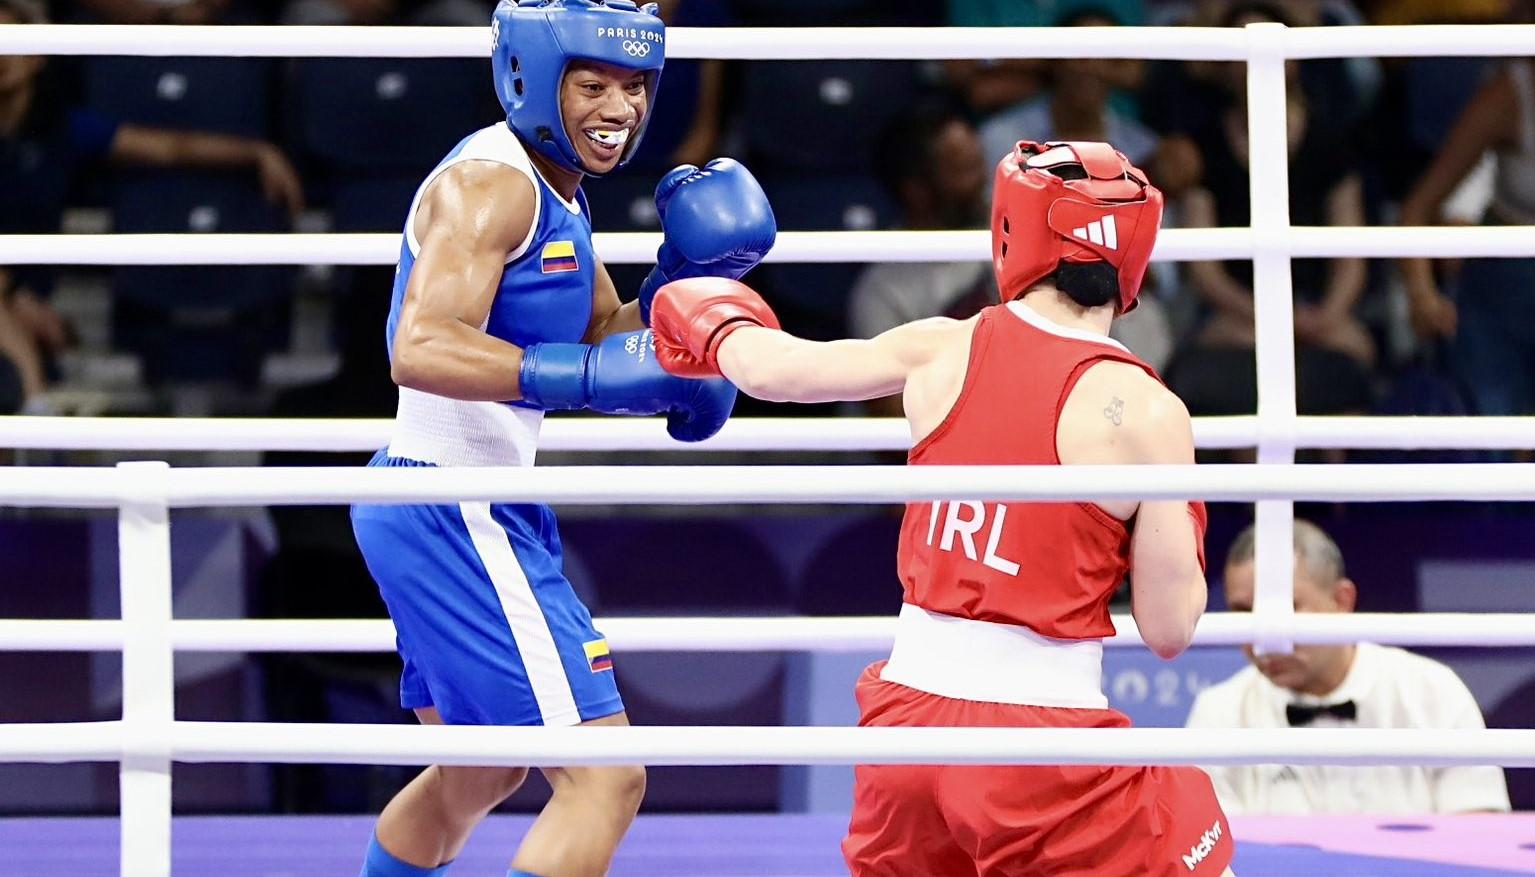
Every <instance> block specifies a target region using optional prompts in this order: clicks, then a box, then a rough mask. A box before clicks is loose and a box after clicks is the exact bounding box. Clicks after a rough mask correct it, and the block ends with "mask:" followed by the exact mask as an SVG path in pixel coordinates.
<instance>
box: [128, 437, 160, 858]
mask: <svg viewBox="0 0 1535 877" xmlns="http://www.w3.org/2000/svg"><path fill="white" fill-rule="evenodd" d="M168 471H170V467H169V466H167V465H166V464H165V463H162V462H140V463H119V464H118V465H117V469H116V473H117V475H118V478H119V480H121V481H122V482H123V483H124V489H123V494H124V497H125V501H124V502H123V504H122V507H121V508H120V509H118V513H117V515H118V524H117V545H118V574H117V575H118V592H119V602H120V603H121V605H122V617H123V620H122V630H123V632H124V635H123V676H122V679H123V724H122V729H123V733H124V734H125V735H127V736H129V737H130V738H134V739H137V740H140V741H144V742H145V743H146V744H147V745H143V746H139V747H136V748H134V750H133V751H132V752H130V753H128V754H126V755H125V756H124V758H123V760H122V763H121V764H120V765H119V766H118V797H119V799H120V802H121V805H120V807H119V812H120V813H121V814H122V816H121V819H122V846H121V848H120V856H121V860H122V873H124V874H133V875H136V877H137V875H143V877H170V873H171V760H170V747H169V742H170V741H169V739H168V738H169V735H170V726H171V723H172V722H173V721H174V720H175V672H174V670H173V665H174V658H175V650H174V648H173V646H172V645H171V636H170V625H171V529H170V509H169V508H168V507H167V506H166V504H165V499H164V494H163V493H161V490H162V489H163V488H164V486H165V479H164V475H165V473H166V472H168ZM156 743H158V746H157V745H155V744H156Z"/></svg>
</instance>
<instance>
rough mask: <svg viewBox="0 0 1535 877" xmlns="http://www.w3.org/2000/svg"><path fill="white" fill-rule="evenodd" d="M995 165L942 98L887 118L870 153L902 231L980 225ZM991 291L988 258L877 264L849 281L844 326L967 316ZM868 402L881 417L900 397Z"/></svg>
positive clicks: (877, 328)
mask: <svg viewBox="0 0 1535 877" xmlns="http://www.w3.org/2000/svg"><path fill="white" fill-rule="evenodd" d="M998 157H1000V154H999V156H998ZM992 164H993V162H992V161H991V160H990V156H987V155H986V154H985V153H984V152H982V150H981V142H980V138H979V137H978V136H977V134H976V130H975V127H974V126H972V125H971V124H970V122H969V121H968V120H967V119H966V118H965V116H964V114H963V113H962V112H961V111H960V109H959V108H958V107H956V106H954V105H953V104H952V103H949V102H947V101H943V100H939V99H932V100H929V101H926V102H922V103H919V104H917V105H915V106H914V107H912V108H911V109H910V110H908V111H906V112H904V113H902V114H901V115H899V116H897V117H896V118H894V119H892V120H891V122H890V124H889V125H887V126H886V129H885V130H884V131H883V132H881V136H880V138H879V147H878V154H877V155H876V156H875V167H876V170H877V172H878V173H879V177H880V181H881V182H882V183H883V184H884V185H885V187H886V188H887V189H889V191H890V194H891V197H892V198H893V199H894V200H895V202H896V203H897V204H899V205H900V208H901V226H902V227H903V228H907V229H968V228H980V227H982V226H983V225H985V224H986V221H987V219H986V211H987V203H986V190H987V188H988V185H989V183H990V180H989V175H990V169H991V167H992ZM996 295H997V292H996V282H995V280H994V279H993V277H992V270H991V264H990V263H989V262H986V261H982V260H973V261H967V262H884V263H876V264H874V265H870V266H869V267H868V268H866V269H865V270H864V272H863V273H862V274H861V275H859V277H858V280H857V282H856V283H855V284H854V285H853V289H852V292H851V294H850V296H849V301H848V308H849V315H848V324H849V327H850V329H851V331H852V333H853V334H854V335H856V336H857V337H860V338H872V337H874V336H875V335H878V334H879V333H881V332H883V331H885V330H887V329H893V328H895V327H896V326H900V325H903V324H905V323H909V322H911V321H912V320H919V319H922V318H924V317H935V316H947V317H954V318H956V319H966V318H969V317H970V316H972V315H974V314H975V313H977V312H978V311H980V309H981V308H982V307H984V306H985V305H987V304H989V303H991V302H993V301H995V299H996ZM868 407H869V409H870V411H871V412H872V413H874V414H878V415H881V416H888V417H898V416H900V415H901V399H900V397H899V396H891V397H888V398H885V399H875V400H871V401H870V402H869V403H868Z"/></svg>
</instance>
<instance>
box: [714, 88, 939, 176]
mask: <svg viewBox="0 0 1535 877" xmlns="http://www.w3.org/2000/svg"><path fill="white" fill-rule="evenodd" d="M916 78H917V65H916V64H914V63H912V62H907V61H758V62H752V63H750V64H748V65H747V66H746V73H745V89H744V95H745V97H744V101H743V102H744V107H743V112H742V116H743V118H744V120H745V135H746V142H747V151H748V152H749V154H750V157H751V160H752V162H753V167H754V168H759V169H761V170H768V169H770V168H772V169H780V170H813V171H826V172H833V171H837V172H855V173H856V172H859V171H865V170H867V169H868V168H869V167H870V166H871V165H872V162H873V156H874V151H873V150H874V140H875V137H876V136H877V135H878V133H879V131H880V130H881V129H883V128H884V126H885V124H886V123H887V122H888V121H889V120H890V118H891V116H893V115H894V114H895V113H897V112H899V111H900V109H901V108H902V107H904V106H905V105H906V104H907V103H908V101H909V100H910V98H911V95H912V93H913V92H914V91H915V90H916V88H917V83H916Z"/></svg>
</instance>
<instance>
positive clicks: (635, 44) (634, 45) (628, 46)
mask: <svg viewBox="0 0 1535 877" xmlns="http://www.w3.org/2000/svg"><path fill="white" fill-rule="evenodd" d="M624 51H625V52H628V53H629V54H630V55H633V56H634V57H636V58H643V57H645V56H646V55H649V54H650V43H642V42H640V41H639V40H624Z"/></svg>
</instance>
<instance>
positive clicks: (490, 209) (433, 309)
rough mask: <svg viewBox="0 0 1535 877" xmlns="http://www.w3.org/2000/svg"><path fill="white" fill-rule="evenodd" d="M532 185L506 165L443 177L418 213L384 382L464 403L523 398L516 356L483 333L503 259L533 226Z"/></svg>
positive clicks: (478, 164)
mask: <svg viewBox="0 0 1535 877" xmlns="http://www.w3.org/2000/svg"><path fill="white" fill-rule="evenodd" d="M535 197H537V195H536V193H535V192H534V191H533V184H532V182H531V181H530V180H529V179H528V178H527V177H526V176H524V175H522V174H520V173H518V172H517V171H514V170H512V169H511V168H508V167H506V166H504V165H499V164H494V163H491V162H483V161H466V162H463V163H461V164H458V165H455V166H453V167H452V168H449V169H448V170H446V171H444V172H443V173H442V174H441V175H440V176H439V177H438V178H437V179H436V180H435V181H434V182H433V183H432V185H431V186H430V187H429V188H428V189H427V191H426V194H425V195H424V196H423V197H422V199H421V204H420V206H419V207H418V208H417V211H416V233H417V238H418V240H419V241H420V242H421V252H420V254H419V255H417V257H416V264H415V267H414V268H413V269H412V270H411V273H410V283H409V285H408V286H407V287H406V289H405V301H404V303H403V305H402V306H401V309H400V322H399V325H398V326H397V327H396V329H395V333H394V360H393V363H392V364H391V367H390V376H391V377H393V378H394V382H395V383H397V384H399V385H400V386H402V387H410V388H411V389H414V390H420V391H422V392H426V393H434V394H436V395H439V396H448V397H450V398H454V399H467V400H472V401H495V402H502V401H511V400H515V399H520V398H522V392H521V386H520V384H519V382H518V379H517V374H518V370H519V369H520V368H521V366H522V350H521V348H518V347H517V346H515V345H513V344H509V343H507V342H505V341H502V340H501V339H499V338H495V337H493V336H491V335H488V334H486V333H485V332H484V331H483V330H481V328H480V327H481V326H483V325H485V321H486V319H487V318H488V317H489V315H490V307H491V304H492V302H493V301H494V300H495V295H496V287H497V285H498V284H499V283H500V281H501V271H502V268H503V267H504V266H505V264H506V254H507V253H509V252H511V251H512V250H514V249H516V248H517V247H518V246H519V245H520V244H521V243H522V241H523V240H524V239H525V238H526V237H527V235H528V231H529V230H530V229H531V228H532V224H533V208H534V205H533V199H534V198H535Z"/></svg>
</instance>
